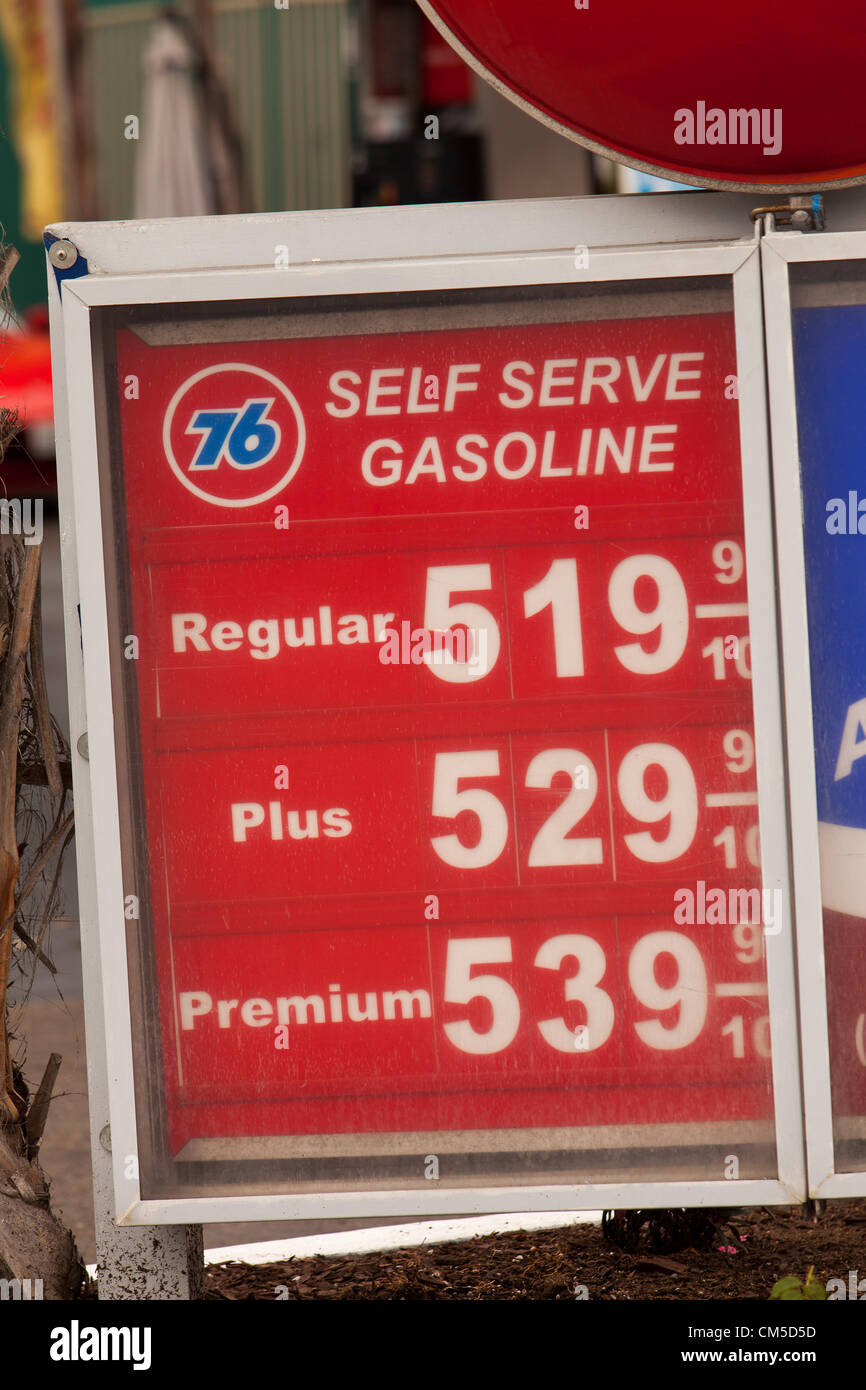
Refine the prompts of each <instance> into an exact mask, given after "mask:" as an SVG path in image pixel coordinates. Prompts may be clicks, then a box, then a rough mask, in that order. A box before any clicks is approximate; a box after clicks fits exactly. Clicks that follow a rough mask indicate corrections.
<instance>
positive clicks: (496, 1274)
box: [205, 1201, 866, 1302]
mask: <svg viewBox="0 0 866 1390" xmlns="http://www.w3.org/2000/svg"><path fill="white" fill-rule="evenodd" d="M646 1215H647V1216H649V1215H650V1213H647V1214H646ZM717 1217H718V1228H717V1231H716V1232H714V1233H713V1235H712V1237H711V1238H709V1239H707V1237H706V1234H705V1233H704V1232H701V1231H700V1230H699V1229H696V1230H695V1232H694V1233H693V1243H692V1244H690V1245H689V1244H685V1245H683V1242H684V1241H686V1242H687V1241H688V1240H689V1239H690V1236H689V1233H688V1230H686V1231H685V1232H683V1231H681V1232H680V1233H679V1236H678V1237H673V1238H672V1237H671V1232H670V1229H667V1230H665V1229H664V1228H663V1222H659V1221H658V1220H656V1221H655V1222H654V1223H646V1224H645V1225H644V1226H642V1227H640V1228H639V1229H638V1230H637V1232H636V1238H635V1231H634V1229H633V1230H632V1245H633V1248H632V1249H630V1250H623V1249H620V1248H618V1247H617V1246H616V1245H614V1244H613V1243H612V1241H611V1239H610V1238H606V1237H605V1235H604V1234H603V1233H602V1231H601V1229H600V1227H598V1226H572V1227H566V1228H563V1229H558V1230H551V1231H526V1232H514V1233H509V1234H507V1235H493V1236H479V1237H477V1238H476V1239H475V1240H469V1241H460V1242H453V1243H449V1244H445V1245H428V1246H422V1247H417V1248H416V1247H412V1248H407V1249H403V1250H388V1251H385V1252H383V1253H380V1254H369V1255H355V1256H340V1257H325V1256H317V1257H316V1258H314V1259H306V1260H295V1259H292V1260H286V1261H282V1262H280V1263H278V1264H269V1265H246V1264H241V1263H234V1262H232V1263H229V1264H222V1265H211V1266H209V1267H208V1272H207V1275H206V1292H205V1297H206V1298H208V1299H236V1300H246V1299H272V1300H273V1299H275V1298H283V1299H285V1298H288V1299H290V1300H295V1301H300V1302H303V1301H307V1300H319V1299H326V1300H330V1301H348V1300H369V1299H373V1300H379V1301H407V1300H413V1301H414V1300H423V1301H428V1300H433V1299H457V1300H465V1301H467V1302H487V1301H490V1300H505V1301H519V1300H525V1299H550V1300H562V1299H565V1300H572V1299H575V1298H577V1297H588V1298H589V1299H609V1300H612V1299H621V1300H638V1299H649V1300H658V1299H670V1300H681V1299H755V1298H757V1299H767V1298H769V1295H770V1290H771V1289H772V1287H773V1284H774V1283H775V1282H776V1280H777V1279H782V1278H785V1277H786V1276H788V1275H796V1276H797V1277H798V1278H800V1279H803V1280H805V1278H806V1272H807V1270H808V1268H809V1266H810V1265H814V1267H815V1273H814V1276H813V1277H814V1278H815V1279H818V1280H820V1281H821V1283H824V1284H826V1282H827V1280H828V1279H831V1278H841V1279H843V1280H844V1281H845V1283H846V1286H847V1283H848V1271H849V1270H859V1271H861V1273H860V1274H859V1276H858V1277H860V1278H866V1201H856V1202H828V1203H826V1205H825V1206H824V1207H823V1210H822V1211H821V1212H820V1214H819V1215H817V1216H813V1215H810V1214H809V1213H808V1211H807V1210H806V1209H804V1208H802V1207H774V1208H772V1209H771V1208H768V1207H761V1208H750V1209H748V1210H743V1211H738V1212H725V1213H718V1214H717ZM631 1224H632V1227H633V1228H634V1226H635V1225H636V1224H637V1223H635V1222H634V1220H632V1223H631ZM702 1243H703V1244H704V1245H705V1246H706V1247H707V1248H702V1249H696V1248H694V1246H695V1244H698V1245H700V1244H702ZM673 1247H678V1248H673ZM720 1247H723V1248H720ZM581 1286H582V1288H583V1289H584V1290H585V1293H582V1291H581Z"/></svg>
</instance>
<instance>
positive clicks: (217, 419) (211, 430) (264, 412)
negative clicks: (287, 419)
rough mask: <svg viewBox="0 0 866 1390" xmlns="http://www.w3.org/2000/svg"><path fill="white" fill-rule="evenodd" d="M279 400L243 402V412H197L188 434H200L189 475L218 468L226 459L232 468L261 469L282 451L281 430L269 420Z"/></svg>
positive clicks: (273, 398)
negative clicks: (279, 450) (272, 408)
mask: <svg viewBox="0 0 866 1390" xmlns="http://www.w3.org/2000/svg"><path fill="white" fill-rule="evenodd" d="M275 399H276V397H274V396H270V397H266V396H259V397H252V398H250V399H248V400H246V401H244V403H243V405H242V406H241V407H240V409H234V410H231V409H225V410H196V411H195V412H194V414H193V416H192V418H191V420H190V422H189V424H188V425H187V427H186V430H185V433H186V434H200V435H201V442H200V444H199V446H198V448H197V449H196V451H195V455H194V457H193V459H192V462H191V463H190V465H189V470H188V471H189V472H190V473H193V472H201V471H203V470H205V469H214V468H219V466H220V464H221V463H222V462H223V460H224V459H225V460H226V462H227V463H229V464H231V466H232V468H259V467H260V466H261V465H262V464H263V463H267V462H268V460H269V459H272V458H273V457H274V454H275V453H276V452H277V449H278V448H279V447H280V438H281V433H280V426H279V424H278V423H277V421H276V420H271V419H269V418H268V411H269V410H270V408H271V406H272V405H273V404H274V401H275Z"/></svg>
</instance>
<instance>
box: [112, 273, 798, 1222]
mask: <svg viewBox="0 0 866 1390" xmlns="http://www.w3.org/2000/svg"><path fill="white" fill-rule="evenodd" d="M651 288H652V290H653V293H652V294H647V295H645V296H644V297H642V295H641V293H640V287H635V286H634V285H632V286H630V288H629V295H628V299H627V300H626V299H625V297H624V296H620V297H619V298H618V297H617V296H616V295H615V294H610V293H608V295H607V296H606V297H605V298H604V299H603V300H602V301H599V299H598V297H597V296H595V297H594V296H593V294H592V293H591V292H590V291H589V290H588V289H587V287H585V286H584V287H575V286H571V287H562V286H557V287H554V288H551V287H549V286H548V287H533V288H531V289H530V290H526V289H515V288H510V289H507V290H495V291H494V290H488V291H483V292H479V291H451V292H449V293H448V294H447V295H443V294H442V293H438V294H427V295H425V294H423V293H415V294H411V295H408V294H404V295H402V296H393V295H391V296H388V299H387V304H385V303H383V302H382V297H376V296H370V297H365V298H364V299H359V300H357V301H356V302H354V303H351V304H350V303H348V302H347V300H346V298H345V297H344V298H342V299H340V300H337V301H333V300H329V299H327V298H323V299H318V300H307V301H305V302H304V303H303V304H302V305H300V306H299V305H298V304H297V303H296V302H293V301H283V302H279V301H275V302H273V303H271V304H269V305H268V307H267V311H266V312H263V311H262V308H261V306H256V307H255V309H254V310H253V309H252V308H251V305H250V304H249V303H246V304H244V303H240V304H237V305H231V306H227V305H225V304H222V305H220V306H219V310H220V315H219V317H216V315H215V313H214V312H213V311H212V310H211V311H208V309H206V308H204V309H203V308H202V307H201V306H198V307H196V306H155V307H154V306H141V307H137V308H125V309H110V310H104V311H102V312H103V318H102V322H101V329H100V332H101V335H102V336H101V343H102V349H101V350H102V352H103V353H104V359H105V363H106V381H107V383H108V385H107V387H106V393H105V400H104V402H103V403H102V415H103V421H104V424H103V443H102V447H101V449H100V467H101V469H102V473H103V490H104V492H105V493H106V495H107V496H110V506H107V508H106V511H105V515H104V520H103V527H104V530H105V534H106V538H107V539H106V555H107V562H106V563H107V588H108V590H109V627H110V630H111V634H112V638H111V640H112V645H113V648H114V656H113V663H114V665H113V673H112V680H113V683H114V689H115V697H114V698H115V702H116V707H117V709H118V710H119V711H120V716H119V721H118V734H117V743H116V747H117V749H118V761H119V765H120V766H121V767H122V769H123V774H122V778H121V781H122V782H123V785H124V786H125V787H126V789H127V792H126V795H125V798H123V799H122V800H123V805H122V809H121V838H122V842H123V845H124V868H123V873H124V892H125V893H126V894H134V895H135V899H136V900H137V902H138V903H139V904H140V916H139V917H138V918H136V916H135V913H134V912H133V913H132V914H131V916H132V920H131V921H129V922H128V923H127V929H128V940H129V944H130V957H131V960H132V969H133V973H134V974H135V975H136V979H137V981H138V984H137V989H138V995H137V999H138V1001H139V1002H138V1003H136V1002H135V999H134V1000H133V1006H132V1015H133V1034H134V1038H135V1054H136V1057H137V1059H138V1060H137V1063H136V1068H137V1070H136V1089H137V1096H138V1100H139V1107H140V1110H141V1111H146V1112H147V1113H148V1114H149V1115H150V1117H151V1118H150V1123H149V1124H143V1123H142V1122H141V1120H139V1135H140V1139H141V1142H142V1192H143V1194H144V1195H148V1193H151V1194H153V1193H169V1194H176V1193H178V1192H182V1191H183V1190H184V1183H185V1182H187V1181H188V1180H189V1179H188V1175H189V1174H190V1173H192V1172H195V1174H196V1177H197V1180H199V1181H200V1180H201V1177H202V1174H204V1175H205V1176H206V1178H207V1181H208V1182H210V1183H212V1184H217V1185H219V1183H220V1182H222V1181H224V1179H225V1173H226V1171H227V1168H226V1165H229V1166H232V1165H234V1171H235V1172H237V1173H241V1174H242V1175H243V1181H244V1182H246V1183H248V1184H250V1185H256V1184H257V1187H256V1190H258V1191H260V1190H262V1184H265V1185H266V1186H267V1188H268V1190H276V1191H294V1192H298V1191H301V1192H303V1191H311V1190H326V1189H329V1188H330V1189H335V1188H336V1189H340V1190H344V1191H347V1190H359V1189H360V1188H366V1189H370V1188H375V1187H376V1186H380V1187H381V1186H383V1185H385V1186H388V1187H391V1188H394V1187H401V1188H404V1189H406V1188H412V1187H418V1188H423V1187H424V1185H425V1179H426V1178H429V1163H428V1162H427V1160H428V1159H429V1157H430V1156H431V1155H434V1156H437V1173H436V1176H437V1178H438V1179H439V1181H441V1180H443V1179H445V1180H448V1179H451V1180H452V1181H453V1182H454V1183H456V1184H457V1185H458V1186H459V1185H463V1186H466V1185H470V1184H471V1185H474V1186H483V1185H485V1184H491V1183H492V1184H498V1185H500V1186H502V1185H508V1184H511V1183H516V1182H519V1181H525V1178H526V1172H527V1170H529V1171H532V1172H534V1173H535V1174H537V1175H542V1176H543V1177H544V1178H545V1180H547V1181H550V1180H552V1179H553V1178H554V1176H555V1177H556V1180H557V1181H564V1182H569V1181H572V1182H576V1181H578V1180H580V1181H584V1180H586V1178H587V1175H589V1177H590V1178H592V1179H595V1180H603V1179H605V1178H608V1177H610V1176H611V1175H615V1176H617V1177H619V1176H621V1175H622V1174H623V1172H624V1171H626V1170H627V1171H628V1172H629V1173H638V1174H639V1175H641V1176H644V1177H646V1176H653V1175H655V1174H657V1173H659V1172H662V1173H664V1174H665V1175H668V1176H669V1175H671V1174H673V1176H682V1177H684V1178H694V1177H698V1178H704V1177H708V1176H713V1177H721V1176H722V1172H721V1159H720V1157H719V1155H720V1154H721V1153H722V1152H725V1153H727V1152H728V1151H729V1150H730V1149H731V1145H732V1142H733V1141H734V1140H737V1141H738V1142H739V1148H738V1149H737V1152H738V1154H739V1155H740V1160H739V1161H740V1162H741V1164H742V1165H743V1167H742V1170H741V1171H742V1175H743V1176H765V1175H766V1174H767V1173H768V1172H772V1169H773V1165H774V1159H773V1108H774V1107H773V1090H772V1077H771V1058H770V1028H769V1010H768V986H767V973H766V962H765V958H766V937H767V935H770V936H772V935H773V934H775V933H776V932H778V931H779V930H780V929H781V903H780V901H779V899H780V898H781V893H780V892H779V890H778V889H776V890H774V891H773V892H771V891H769V889H767V888H766V887H765V886H764V884H763V882H762V877H761V844H760V831H759V821H758V789H757V774H756V748H755V727H754V711H753V701H752V656H753V653H752V650H751V644H750V627H749V602H750V599H749V589H748V586H747V579H748V576H747V569H746V546H745V535H744V504H743V477H742V469H741V462H740V422H739V409H738V392H737V354H736V344H735V333H734V319H733V313H732V310H731V306H730V303H729V302H728V301H727V299H726V296H725V294H724V292H723V291H722V290H720V289H719V288H718V286H716V287H709V288H707V287H706V286H703V285H701V284H698V283H697V282H694V283H692V282H683V281H680V282H676V281H671V282H663V283H662V285H661V286H660V285H659V283H658V282H652V285H651ZM660 288H661V289H663V290H664V291H665V293H659V290H660ZM383 309H384V310H385V312H383ZM752 602H754V597H753V598H752ZM129 915H130V914H128V916H129ZM144 1059H147V1060H146V1062H145V1060H144ZM145 1131H146V1132H145ZM142 1136H143V1137H142ZM625 1151H628V1153H627V1156H626V1157H624V1156H623V1155H624V1152H625ZM425 1164H426V1165H427V1170H428V1171H427V1173H426V1174H425ZM750 1165H751V1168H750ZM428 1187H429V1183H428Z"/></svg>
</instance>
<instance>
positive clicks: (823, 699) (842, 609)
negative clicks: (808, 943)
mask: <svg viewBox="0 0 866 1390" xmlns="http://www.w3.org/2000/svg"><path fill="white" fill-rule="evenodd" d="M794 363H795V371H796V380H797V425H798V431H799V437H800V465H801V482H802V488H803V510H804V517H805V538H804V540H805V551H806V588H807V595H808V609H809V652H810V660H811V668H812V703H813V714H814V723H815V771H816V776H817V783H818V818H819V820H820V821H822V822H824V823H825V824H829V825H834V826H849V827H852V828H857V829H863V830H866V305H859V304H858V305H851V306H845V307H842V308H836V307H834V308H816V309H811V308H810V309H799V310H797V311H795V313H794ZM864 852H866V846H864ZM862 906H863V915H866V901H864V903H863V905H862Z"/></svg>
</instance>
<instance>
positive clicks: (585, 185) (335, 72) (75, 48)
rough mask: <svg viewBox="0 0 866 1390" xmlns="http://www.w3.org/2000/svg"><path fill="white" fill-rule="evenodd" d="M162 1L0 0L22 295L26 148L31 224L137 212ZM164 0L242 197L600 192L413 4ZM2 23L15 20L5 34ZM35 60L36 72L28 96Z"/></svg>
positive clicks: (2, 107)
mask: <svg viewBox="0 0 866 1390" xmlns="http://www.w3.org/2000/svg"><path fill="white" fill-rule="evenodd" d="M283 4H285V8H283V7H282V5H283ZM278 6H280V7H278ZM165 8H166V6H164V5H160V4H153V3H148V2H147V0H0V223H2V225H3V227H4V229H5V233H6V237H7V240H10V241H12V242H13V243H14V244H15V245H16V246H17V247H18V249H19V250H20V251H21V255H22V259H21V263H20V264H19V266H18V268H17V270H16V272H15V300H16V304H17V305H18V307H19V308H21V309H23V308H26V307H27V306H28V305H29V304H32V303H36V302H39V301H41V300H44V298H45V289H44V276H45V269H44V259H43V251H42V247H41V242H40V241H39V240H38V235H35V234H34V231H35V229H34V227H33V226H32V225H31V226H28V225H27V218H26V216H23V215H22V214H23V212H24V202H25V198H26V194H25V189H24V188H23V186H22V166H23V165H24V164H26V162H27V160H28V158H29V159H30V160H31V161H32V160H36V161H37V162H38V163H39V165H40V168H41V170H42V181H43V184H44V185H47V186H46V187H45V188H44V189H43V193H44V194H45V195H47V196H46V197H45V201H46V202H47V203H48V204H50V203H51V197H50V185H51V184H52V182H53V183H54V185H55V187H56V193H57V196H56V198H55V199H54V201H55V202H56V203H57V204H59V206H57V208H56V211H54V212H53V213H51V214H50V215H48V216H46V217H45V221H50V220H55V221H56V220H62V219H68V218H75V219H79V220H80V219H88V218H91V217H98V218H101V219H110V220H112V219H116V218H129V217H132V216H134V215H135V202H134V195H135V181H136V171H135V166H136V155H137V151H138V149H139V147H140V142H141V139H143V138H144V134H145V132H144V130H143V129H142V130H141V131H140V139H139V140H136V139H134V138H129V133H128V132H129V123H128V120H127V118H128V117H129V116H130V115H135V116H137V117H138V118H139V122H141V121H142V118H143V112H144V105H145V93H144V85H145V81H146V78H145V73H144V65H143V61H142V60H143V55H144V53H145V51H146V49H147V46H148V43H149V41H150V38H151V36H152V33H153V29H154V25H155V22H156V21H157V20H158V18H159V16H160V14H161V13H162V12H163V11H164V10H165ZM171 8H173V9H174V10H175V11H176V12H177V13H178V14H179V15H180V16H181V17H183V18H185V19H187V20H188V21H189V22H190V24H191V25H192V26H193V28H194V31H195V32H196V33H198V34H199V35H203V36H204V37H205V38H206V39H207V40H208V41H209V43H210V47H211V52H212V54H213V56H214V58H215V66H216V67H217V69H218V71H219V72H220V73H221V74H222V75H223V77H224V79H225V88H226V90H227V92H228V95H229V99H230V102H231V106H232V109H233V114H234V118H235V120H236V124H237V128H238V131H239V133H240V137H241V140H242V143H243V150H244V173H245V182H246V196H245V199H244V203H245V206H244V209H243V210H244V211H252V212H273V211H281V210H296V209H305V208H328V207H347V206H367V205H371V204H379V203H417V202H451V201H455V200H459V201H464V200H475V199H480V198H520V197H539V196H545V195H567V194H579V193H589V192H593V191H599V190H600V189H602V188H604V187H606V188H607V190H608V191H613V187H614V185H613V180H612V175H611V174H610V173H608V174H604V173H603V172H602V173H600V172H599V167H598V166H599V164H601V163H606V161H593V160H592V159H591V158H590V156H588V155H587V154H586V152H585V151H584V150H582V149H581V148H580V147H579V146H578V145H575V144H572V143H571V142H570V141H567V140H564V139H562V137H560V136H558V135H556V134H554V133H553V132H552V131H549V130H547V129H546V128H545V127H544V126H542V125H540V124H539V123H538V122H537V121H535V120H533V119H532V118H531V117H530V116H528V115H526V114H525V113H523V112H522V111H520V110H519V109H518V108H517V107H515V106H513V105H512V104H511V103H510V102H508V101H506V100H504V99H503V98H502V97H500V96H499V95H498V94H497V93H496V92H494V91H493V90H492V89H491V88H490V87H488V86H487V84H486V83H483V82H481V81H480V80H478V79H477V78H476V77H475V75H474V74H473V73H472V72H471V71H470V70H469V69H468V68H467V67H466V66H465V64H464V63H463V62H462V61H461V59H460V58H458V56H457V55H456V54H455V53H454V52H453V50H452V49H451V48H450V47H449V46H448V45H447V44H446V42H445V41H444V39H442V37H441V36H440V35H439V33H438V32H437V31H436V30H435V29H434V28H433V26H432V25H431V24H430V23H429V22H428V21H427V20H426V18H425V17H424V16H423V15H422V13H421V11H420V10H419V9H418V8H417V6H416V5H415V3H414V0H179V2H178V3H177V4H176V5H174V6H172V7H171ZM16 23H17V25H18V28H19V31H20V30H21V28H22V27H23V28H25V29H26V31H27V32H26V34H25V36H24V39H23V41H22V40H21V39H20V38H19V41H18V44H17V46H16V43H15V40H14V38H13V34H12V31H13V29H14V28H15V26H16ZM40 70H41V72H42V75H43V78H44V76H45V74H47V75H48V81H47V90H44V91H43V92H42V93H41V94H40V93H39V92H36V93H34V89H35V88H38V87H39V79H40ZM25 87H27V88H28V89H29V98H27V97H25V95H24V88H25ZM16 88H17V91H16ZM42 96H44V97H45V98H46V100H47V102H48V103H50V104H53V115H52V112H51V111H48V112H45V111H44V110H43V113H42V116H41V117H40V118H39V119H40V121H41V120H43V119H44V120H45V123H46V125H47V127H48V128H47V129H44V130H43V137H44V138H43V139H42V141H41V143H39V142H36V143H34V142H33V140H32V138H31V139H30V140H29V148H28V149H23V148H22V142H24V141H25V140H27V136H26V134H25V132H24V131H23V130H22V129H21V126H22V124H23V125H26V126H27V127H28V128H29V130H30V132H31V136H32V132H33V130H34V125H35V124H36V123H37V122H36V118H35V117H34V110H36V109H37V104H38V102H39V101H40V99H41V97H42ZM43 105H44V103H43ZM16 107H17V114H18V115H19V116H20V117H21V119H20V120H19V121H18V127H19V128H18V130H17V132H16ZM52 150H53V151H54V152H55V153H56V157H57V160H58V163H59V166H60V174H59V177H58V176H56V175H55V173H54V171H53V170H52V168H51V167H49V166H50V163H51V158H52ZM25 181H26V174H25Z"/></svg>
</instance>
